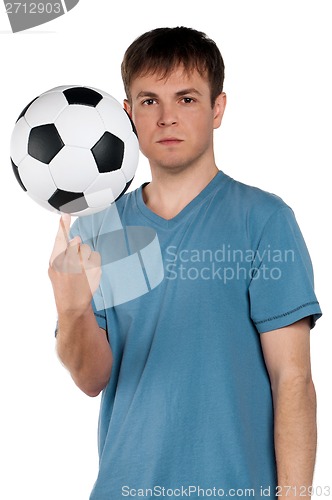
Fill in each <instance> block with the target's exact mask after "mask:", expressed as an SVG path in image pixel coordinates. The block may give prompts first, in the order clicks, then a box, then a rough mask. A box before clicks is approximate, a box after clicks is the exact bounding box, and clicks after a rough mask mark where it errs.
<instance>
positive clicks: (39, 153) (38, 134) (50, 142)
mask: <svg viewBox="0 0 332 500" xmlns="http://www.w3.org/2000/svg"><path fill="white" fill-rule="evenodd" d="M63 147H64V143H63V142H62V139H61V137H60V135H59V132H58V131H57V129H56V126H55V125H54V124H53V123H49V124H47V125H40V126H38V127H34V128H33V129H31V132H30V135H29V140H28V153H29V155H30V156H32V157H33V158H35V159H36V160H39V161H41V162H42V163H46V164H48V163H50V161H51V160H53V158H54V157H55V156H56V155H57V154H58V152H59V151H60V150H61V149H62V148H63Z"/></svg>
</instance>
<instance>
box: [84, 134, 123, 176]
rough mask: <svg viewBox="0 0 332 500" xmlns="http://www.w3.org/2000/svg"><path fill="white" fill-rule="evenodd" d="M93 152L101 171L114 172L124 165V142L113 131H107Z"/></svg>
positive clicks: (92, 149)
mask: <svg viewBox="0 0 332 500" xmlns="http://www.w3.org/2000/svg"><path fill="white" fill-rule="evenodd" d="M91 152H92V154H93V156H94V159H95V160H96V165H97V168H98V170H99V172H100V173H107V172H113V171H114V170H119V169H120V168H121V166H122V161H123V155H124V143H123V141H122V140H121V139H119V138H118V137H116V136H115V135H113V134H111V132H105V133H104V134H103V135H102V137H101V138H100V139H99V141H98V142H97V143H96V144H95V145H94V146H93V147H92V148H91Z"/></svg>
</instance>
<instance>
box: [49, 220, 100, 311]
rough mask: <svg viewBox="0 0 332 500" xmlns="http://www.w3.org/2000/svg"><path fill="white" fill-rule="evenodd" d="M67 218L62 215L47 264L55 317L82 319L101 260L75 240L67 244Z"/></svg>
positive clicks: (95, 286) (88, 248)
mask: <svg viewBox="0 0 332 500" xmlns="http://www.w3.org/2000/svg"><path fill="white" fill-rule="evenodd" d="M70 220H71V218H70V215H62V216H61V219H60V224H59V229H58V233H57V235H56V238H55V242H54V247H53V251H52V255H51V258H50V263H49V270H48V275H49V277H50V280H51V282H52V286H53V292H54V297H55V302H56V306H57V310H58V313H59V314H68V313H70V314H74V315H75V314H78V315H82V314H84V312H85V311H86V310H87V309H88V307H89V306H90V304H91V299H92V296H93V294H94V292H95V291H96V290H97V288H98V286H99V282H100V277H101V258H100V254H99V253H98V252H94V251H92V250H91V248H90V247H89V245H86V244H82V241H81V239H80V238H79V237H78V236H76V237H75V238H73V239H72V240H70V241H69V236H68V235H69V229H70Z"/></svg>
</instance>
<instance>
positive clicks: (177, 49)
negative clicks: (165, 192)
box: [121, 26, 225, 106]
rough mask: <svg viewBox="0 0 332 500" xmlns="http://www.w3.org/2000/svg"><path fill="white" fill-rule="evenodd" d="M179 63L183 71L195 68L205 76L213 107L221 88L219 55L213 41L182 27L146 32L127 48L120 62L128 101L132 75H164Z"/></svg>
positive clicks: (221, 66)
mask: <svg viewBox="0 0 332 500" xmlns="http://www.w3.org/2000/svg"><path fill="white" fill-rule="evenodd" d="M179 65H183V67H184V70H185V71H187V72H191V71H192V70H195V69H196V70H197V71H198V72H199V73H200V75H201V76H203V75H206V76H207V78H208V81H209V85H210V90H211V104H212V106H213V105H214V103H215V100H216V98H217V96H218V95H219V94H221V92H222V90H223V83H224V72H225V65H224V61H223V58H222V56H221V53H220V51H219V49H218V47H217V45H216V43H215V42H214V41H213V40H211V39H210V38H208V37H207V36H206V35H205V33H202V32H201V31H197V30H194V29H192V28H185V27H183V26H181V27H176V28H157V29H154V30H152V31H148V32H147V33H144V34H143V35H141V36H140V37H138V38H137V39H136V40H134V42H133V43H132V44H131V45H130V46H129V47H128V49H127V50H126V52H125V55H124V58H123V61H122V65H121V73H122V79H123V83H124V87H125V92H126V95H127V98H128V100H129V101H130V98H131V96H130V87H131V84H132V82H133V80H134V78H135V77H137V76H142V75H147V74H154V73H160V76H161V78H165V77H167V76H169V75H170V73H171V72H172V71H173V70H174V69H175V68H176V67H178V66H179Z"/></svg>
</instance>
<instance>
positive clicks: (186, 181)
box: [143, 162, 218, 219]
mask: <svg viewBox="0 0 332 500" xmlns="http://www.w3.org/2000/svg"><path fill="white" fill-rule="evenodd" d="M217 173H218V168H217V166H216V165H215V163H214V162H213V163H212V164H211V166H210V167H206V166H205V167H204V168H196V169H195V168H193V167H191V168H188V169H184V170H183V171H165V170H152V169H151V174H152V180H151V182H150V183H149V184H148V185H147V186H146V187H145V188H144V189H143V199H144V202H145V204H146V205H147V206H148V207H149V208H150V210H152V211H153V212H155V213H156V214H157V215H159V216H160V217H163V218H165V219H172V218H173V217H175V216H176V215H177V214H178V213H179V212H181V210H183V209H184V208H185V206H186V205H188V203H190V202H191V201H192V200H193V199H194V198H195V197H196V196H197V195H199V193H200V192H201V191H202V190H203V189H204V188H205V187H206V186H207V185H208V184H209V182H210V181H211V180H212V179H213V178H214V177H215V176H216V174H217Z"/></svg>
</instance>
